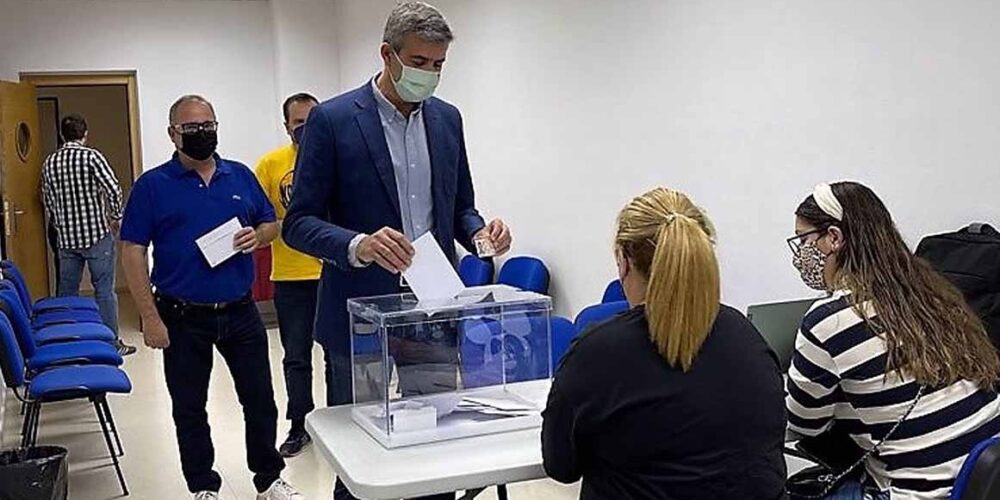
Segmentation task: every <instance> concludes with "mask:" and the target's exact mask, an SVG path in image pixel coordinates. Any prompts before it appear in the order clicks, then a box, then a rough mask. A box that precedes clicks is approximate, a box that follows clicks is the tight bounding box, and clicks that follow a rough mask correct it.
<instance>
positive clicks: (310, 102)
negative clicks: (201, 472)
mask: <svg viewBox="0 0 1000 500" xmlns="http://www.w3.org/2000/svg"><path fill="white" fill-rule="evenodd" d="M316 104H318V101H317V100H316V98H315V97H313V96H311V95H309V94H304V93H300V94H295V95H293V96H291V97H289V98H288V99H286V100H285V103H284V106H283V108H282V112H283V113H284V116H285V130H286V131H287V132H288V135H289V137H291V139H292V143H291V144H288V145H285V146H282V147H280V148H278V149H275V150H274V151H271V152H270V153H267V154H266V155H264V157H263V158H261V159H260V161H259V162H257V168H256V169H254V172H255V173H256V174H257V179H258V180H259V181H260V184H261V186H263V187H264V192H265V193H267V197H268V198H269V199H270V200H271V204H272V205H274V210H275V211H276V212H277V215H278V223H279V224H280V223H281V222H282V221H283V220H284V218H285V210H287V209H288V205H289V203H291V195H292V177H293V175H294V172H295V155H296V153H297V152H298V144H299V141H301V140H302V132H303V130H305V127H303V126H302V125H304V124H305V122H306V119H307V118H308V117H309V111H311V110H312V108H313V107H315V106H316ZM321 268H322V266H321V263H320V260H319V259H317V258H316V257H312V256H309V255H306V254H303V253H300V252H298V251H295V250H292V249H291V248H289V247H288V246H287V245H285V242H284V241H282V239H281V237H280V236H279V237H278V239H276V240H274V242H273V243H271V281H273V282H274V308H275V310H276V312H277V314H278V329H279V330H280V335H281V346H282V348H284V350H285V356H284V359H283V361H282V364H283V365H284V372H285V386H286V389H287V392H288V407H287V410H286V413H287V415H286V418H288V420H291V422H292V426H291V430H290V431H289V433H288V438H287V439H286V440H285V442H284V443H283V444H282V445H281V447H280V448H279V450H278V451H280V452H281V455H282V456H284V457H294V456H295V455H298V454H299V453H301V452H302V450H303V449H304V448H305V447H306V446H307V445H308V444H309V442H310V439H309V434H307V433H306V429H305V418H306V415H307V414H308V413H309V412H311V411H312V410H313V408H314V407H315V404H314V403H313V397H312V351H313V318H314V317H315V316H316V291H317V287H318V285H319V275H320V270H321Z"/></svg>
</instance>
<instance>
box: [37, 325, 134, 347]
mask: <svg viewBox="0 0 1000 500" xmlns="http://www.w3.org/2000/svg"><path fill="white" fill-rule="evenodd" d="M77 340H102V341H104V342H111V341H114V340H115V332H113V331H111V329H110V328H108V327H106V326H104V325H102V324H99V323H76V324H72V325H55V326H49V327H46V328H42V329H40V330H36V331H35V343H36V344H38V345H46V344H52V343H56V342H68V341H77Z"/></svg>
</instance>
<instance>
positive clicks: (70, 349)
mask: <svg viewBox="0 0 1000 500" xmlns="http://www.w3.org/2000/svg"><path fill="white" fill-rule="evenodd" d="M12 295H14V293H13V292H12V291H11V290H2V289H0V314H2V315H4V316H6V317H7V320H8V321H10V323H11V325H13V327H14V334H15V335H16V337H17V344H18V347H20V349H21V355H23V356H24V359H25V360H27V364H28V371H29V372H31V373H37V372H40V371H44V370H47V369H49V368H52V367H55V366H62V365H89V364H101V365H110V366H120V365H121V364H122V363H123V362H124V360H123V359H122V357H121V355H120V354H119V353H118V350H117V349H115V347H114V346H113V345H111V344H110V343H108V342H106V341H97V340H84V341H76V342H74V341H65V342H61V343H51V344H48V345H44V346H40V345H39V344H38V343H37V342H36V341H35V334H34V331H32V329H31V324H29V323H28V317H27V315H26V314H25V312H24V308H23V307H22V306H21V301H20V300H18V299H17V298H16V297H12ZM88 326H90V325H86V324H81V325H79V327H82V328H87V327H88ZM93 326H104V325H93Z"/></svg>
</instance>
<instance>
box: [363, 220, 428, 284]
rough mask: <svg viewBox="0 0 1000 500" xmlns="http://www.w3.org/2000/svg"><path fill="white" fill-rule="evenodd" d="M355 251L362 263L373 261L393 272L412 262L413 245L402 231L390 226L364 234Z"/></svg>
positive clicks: (404, 267) (402, 269) (408, 265)
mask: <svg viewBox="0 0 1000 500" xmlns="http://www.w3.org/2000/svg"><path fill="white" fill-rule="evenodd" d="M357 252H358V260H360V261H361V262H362V263H364V264H369V263H372V262H374V263H376V264H378V265H380V266H382V267H383V268H385V270H387V271H389V272H391V273H393V274H396V273H399V272H402V271H404V270H406V268H408V267H410V264H412V263H413V253H414V251H413V245H411V244H410V241H409V240H407V239H406V236H404V235H403V233H400V232H399V231H396V230H395V229H393V228H391V227H383V228H382V229H379V230H378V231H376V232H375V234H372V235H369V236H365V237H364V239H362V240H361V243H358V249H357Z"/></svg>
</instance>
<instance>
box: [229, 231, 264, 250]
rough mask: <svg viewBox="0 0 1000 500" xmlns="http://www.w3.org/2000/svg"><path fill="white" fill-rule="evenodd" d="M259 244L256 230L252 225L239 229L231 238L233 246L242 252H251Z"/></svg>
mask: <svg viewBox="0 0 1000 500" xmlns="http://www.w3.org/2000/svg"><path fill="white" fill-rule="evenodd" d="M259 245H260V242H259V241H258V240H257V230H256V229H254V228H252V227H245V228H243V229H240V230H239V231H237V232H236V236H235V237H234V238H233V248H235V249H236V250H238V251H240V252H243V253H250V252H253V251H254V250H256V249H257V247H258V246H259Z"/></svg>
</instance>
